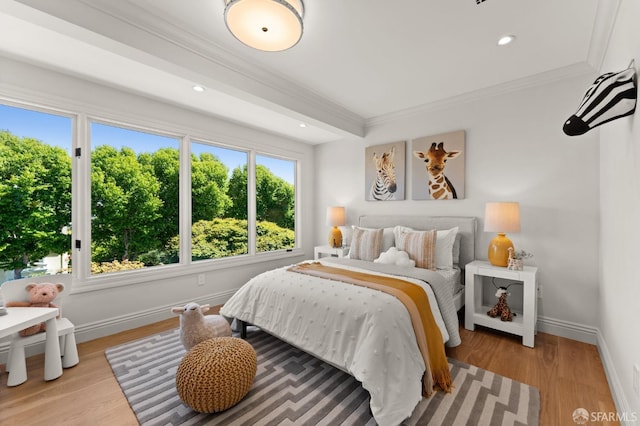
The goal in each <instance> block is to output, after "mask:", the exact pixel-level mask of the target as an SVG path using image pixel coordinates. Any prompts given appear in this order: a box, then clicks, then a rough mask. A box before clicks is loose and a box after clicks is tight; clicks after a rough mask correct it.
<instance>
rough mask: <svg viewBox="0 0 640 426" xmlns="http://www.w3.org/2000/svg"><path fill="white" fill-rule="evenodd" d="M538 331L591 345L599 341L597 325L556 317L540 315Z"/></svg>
mask: <svg viewBox="0 0 640 426" xmlns="http://www.w3.org/2000/svg"><path fill="white" fill-rule="evenodd" d="M538 331H541V332H543V333H548V334H553V335H554V336H560V337H565V338H567V339H571V340H577V341H579V342H583V343H589V344H591V345H596V344H597V343H598V329H597V328H596V327H591V326H587V325H584V324H578V323H575V322H570V321H563V320H559V319H556V318H549V317H544V316H538Z"/></svg>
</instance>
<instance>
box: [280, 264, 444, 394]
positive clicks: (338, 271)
mask: <svg viewBox="0 0 640 426" xmlns="http://www.w3.org/2000/svg"><path fill="white" fill-rule="evenodd" d="M287 270H288V271H291V272H298V273H301V274H306V275H312V276H314V277H319V278H326V279H329V280H334V281H342V282H346V283H349V284H355V285H360V286H363V287H368V288H371V289H374V290H379V291H382V292H385V293H387V294H390V295H392V296H394V297H396V298H397V299H398V300H400V301H401V302H402V303H403V304H404V305H405V307H406V308H407V311H408V312H409V316H410V317H411V324H412V325H413V330H414V332H415V335H416V341H417V343H418V348H419V349H420V352H421V353H422V358H423V359H424V364H425V367H426V368H425V372H424V375H423V377H422V391H423V395H424V396H426V397H429V396H431V394H432V393H433V391H434V389H435V386H438V387H439V388H440V389H442V390H443V391H445V392H451V390H452V382H451V372H450V371H449V364H448V362H447V356H446V353H445V351H444V344H442V333H440V329H439V328H438V325H437V324H436V321H435V319H434V318H433V313H432V312H431V306H430V305H429V298H428V296H427V293H426V292H425V291H424V289H423V288H422V287H420V286H419V285H417V284H413V283H410V282H408V281H404V280H401V279H398V278H392V277H385V276H380V275H374V274H367V273H364V272H357V271H351V270H346V269H342V268H334V267H331V266H325V265H323V264H321V263H319V262H313V263H300V264H298V265H294V266H292V267H290V268H288V269H287ZM429 342H431V344H429Z"/></svg>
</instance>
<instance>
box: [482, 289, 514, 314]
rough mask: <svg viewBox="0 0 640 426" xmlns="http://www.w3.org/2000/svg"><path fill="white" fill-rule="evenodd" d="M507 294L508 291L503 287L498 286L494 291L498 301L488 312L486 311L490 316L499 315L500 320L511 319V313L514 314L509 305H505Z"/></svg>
mask: <svg viewBox="0 0 640 426" xmlns="http://www.w3.org/2000/svg"><path fill="white" fill-rule="evenodd" d="M508 295H509V293H507V289H506V288H504V287H500V288H499V289H498V291H497V292H496V297H497V298H498V303H496V304H495V305H494V307H493V308H491V310H490V311H489V312H487V315H489V316H490V317H491V318H495V317H498V316H499V317H500V320H501V321H512V320H513V315H515V314H514V313H512V312H511V309H509V305H507V296H508Z"/></svg>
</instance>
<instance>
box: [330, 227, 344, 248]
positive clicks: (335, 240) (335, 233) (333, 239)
mask: <svg viewBox="0 0 640 426" xmlns="http://www.w3.org/2000/svg"><path fill="white" fill-rule="evenodd" d="M329 245H330V246H331V247H333V248H337V247H342V232H341V231H340V229H339V228H338V227H337V226H334V227H333V228H332V229H331V232H330V233H329Z"/></svg>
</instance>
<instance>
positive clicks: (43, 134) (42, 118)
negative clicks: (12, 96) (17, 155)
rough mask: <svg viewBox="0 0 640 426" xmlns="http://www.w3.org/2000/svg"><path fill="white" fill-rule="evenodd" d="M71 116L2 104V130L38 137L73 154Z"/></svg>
mask: <svg viewBox="0 0 640 426" xmlns="http://www.w3.org/2000/svg"><path fill="white" fill-rule="evenodd" d="M71 123H72V121H71V118H69V117H65V116H61V115H54V114H47V113H44V112H39V111H31V110H28V109H22V108H16V107H12V106H8V105H2V104H0V130H6V131H8V132H10V133H11V134H13V135H16V136H18V137H21V138H23V137H27V138H33V139H38V140H39V141H42V142H44V143H46V144H47V145H52V146H57V147H60V148H63V149H64V150H66V151H67V152H68V153H69V155H71V140H72V139H71V135H72V124H71Z"/></svg>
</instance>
